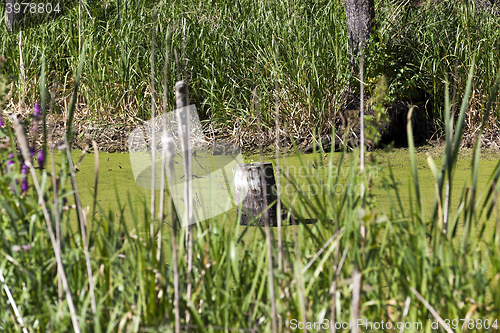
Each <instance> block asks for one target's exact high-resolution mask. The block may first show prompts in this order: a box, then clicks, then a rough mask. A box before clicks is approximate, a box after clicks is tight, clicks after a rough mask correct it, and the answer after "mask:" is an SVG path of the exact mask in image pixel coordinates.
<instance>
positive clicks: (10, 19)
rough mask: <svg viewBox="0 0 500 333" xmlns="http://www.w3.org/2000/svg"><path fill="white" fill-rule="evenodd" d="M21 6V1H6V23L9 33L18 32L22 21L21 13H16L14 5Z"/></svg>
mask: <svg viewBox="0 0 500 333" xmlns="http://www.w3.org/2000/svg"><path fill="white" fill-rule="evenodd" d="M16 3H17V4H19V0H5V23H6V24H7V31H9V32H11V33H14V32H16V31H17V28H18V26H19V21H20V20H21V17H22V16H21V11H19V13H17V14H16V13H15V12H14V4H16Z"/></svg>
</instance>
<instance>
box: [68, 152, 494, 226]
mask: <svg viewBox="0 0 500 333" xmlns="http://www.w3.org/2000/svg"><path fill="white" fill-rule="evenodd" d="M353 154H354V152H353V153H348V154H346V156H344V162H343V165H342V166H340V167H339V165H338V163H339V160H340V158H341V155H342V154H341V153H333V163H332V165H333V168H332V169H328V163H329V159H330V154H316V155H314V154H303V155H300V159H301V160H302V164H301V162H300V159H299V156H298V155H290V156H289V157H286V158H285V157H284V156H281V157H280V165H281V167H282V168H283V169H284V170H288V172H289V174H290V175H295V177H294V178H295V179H296V180H297V181H298V184H299V187H300V188H301V189H302V190H303V191H304V193H305V194H306V195H308V196H309V197H311V200H312V198H313V196H314V192H318V189H317V187H315V186H310V185H308V182H307V177H316V178H318V179H320V180H323V182H324V183H327V182H328V177H330V175H335V174H336V173H337V170H339V171H340V172H339V177H340V179H339V180H338V185H337V186H336V187H335V188H334V189H332V190H333V191H334V193H336V194H339V195H342V194H343V191H349V190H351V191H352V190H354V191H356V190H357V189H355V188H352V187H351V188H349V186H348V185H347V179H348V174H349V171H350V170H349V168H350V167H349V165H350V160H351V158H353V157H354V155H353ZM427 154H429V155H430V156H431V157H432V158H433V159H434V160H435V162H436V165H438V166H439V165H440V163H441V156H442V148H432V147H419V148H417V154H416V157H417V164H418V177H419V183H420V188H421V192H422V198H423V205H424V206H423V207H424V212H425V213H426V214H428V215H427V216H430V214H431V213H432V209H433V204H434V198H435V193H436V188H435V179H434V177H433V175H432V173H431V171H430V169H429V166H428V164H427V161H426V158H427ZM73 156H74V157H73V159H74V161H75V162H76V161H77V160H78V158H79V156H80V152H78V151H75V152H73ZM499 156H500V154H499V152H495V151H483V152H482V155H481V161H480V168H479V180H478V185H479V191H478V193H479V198H481V193H483V192H484V191H485V190H487V187H488V182H487V181H488V178H489V176H490V175H491V173H492V172H493V170H494V168H495V166H496V164H497V162H498V157H499ZM243 158H244V161H245V162H246V163H250V162H257V161H259V160H260V158H259V156H258V155H252V156H249V155H245V154H243ZM365 159H366V161H367V168H370V161H371V160H377V161H378V167H375V166H371V171H372V179H373V184H372V191H373V194H374V197H375V199H376V202H377V206H378V207H379V209H380V210H381V211H382V212H387V213H388V212H389V208H390V201H389V199H388V196H387V192H386V191H385V190H384V189H383V188H382V184H383V179H384V178H386V179H388V178H389V169H388V163H390V165H391V166H392V170H393V174H394V177H395V180H396V182H397V183H398V184H399V194H400V197H401V201H402V204H403V207H404V208H405V210H406V211H408V208H409V198H410V192H409V190H408V189H411V191H414V190H413V187H410V186H409V185H410V182H411V181H412V180H411V168H410V159H409V152H408V149H405V148H400V149H393V150H392V151H383V150H377V151H375V152H369V153H367V154H366V158H365ZM198 161H199V162H200V163H201V165H203V164H204V163H207V164H208V163H209V162H208V161H203V160H202V159H200V158H198ZM264 161H267V162H272V163H273V167H274V168H275V169H276V158H275V157H273V156H265V157H264ZM471 161H472V157H471V150H462V151H461V152H460V156H459V160H458V163H457V166H456V169H455V174H454V183H453V191H452V196H451V206H450V207H451V210H450V212H451V217H453V216H454V214H455V212H456V209H457V204H458V201H459V199H460V196H461V195H462V193H463V191H462V189H463V188H464V186H466V184H469V183H470V179H471ZM197 163H198V162H196V161H194V160H193V168H196V167H197V166H196V164H197ZM321 163H323V165H321ZM159 168H160V163H158V164H157V168H156V170H157V172H156V173H157V178H158V179H159V174H160V169H159ZM79 170H80V171H79V172H77V174H76V177H77V183H78V189H79V192H80V196H81V201H82V204H83V206H84V207H87V206H88V207H91V206H92V203H93V192H94V189H93V186H94V156H93V155H92V154H90V155H87V156H86V157H85V158H84V160H83V162H82V163H81V165H80V166H79ZM176 170H177V172H178V171H179V167H176ZM308 175H309V176H308ZM275 176H276V177H277V176H278V173H277V172H276V171H275ZM144 181H145V183H148V180H144ZM149 183H150V181H149ZM281 186H282V191H281V193H283V197H282V202H283V203H284V205H285V206H287V205H288V204H289V202H290V201H289V199H290V198H291V196H293V195H294V194H295V193H296V191H295V189H294V188H293V187H292V186H289V185H288V186H287V181H286V179H285V177H281ZM149 187H150V185H149ZM214 187H215V188H214V189H212V192H210V195H208V198H201V200H203V199H206V200H211V202H217V203H218V204H220V205H226V204H227V205H229V206H228V207H230V206H231V203H230V202H227V201H228V200H227V196H225V197H224V196H222V195H221V193H223V192H224V191H226V189H224V188H219V189H218V187H221V186H220V185H219V184H216V185H215V186H214ZM115 188H116V193H117V194H118V196H119V198H120V202H121V204H122V205H125V206H126V209H125V211H124V218H125V222H126V224H127V225H129V226H130V227H131V228H132V227H133V225H134V223H133V220H132V215H131V212H130V207H129V205H128V200H129V199H128V197H130V202H131V203H132V206H133V208H134V210H135V212H136V216H139V218H138V221H139V223H141V222H143V221H144V218H143V216H144V215H143V214H144V210H146V211H149V210H150V208H149V207H150V203H151V190H150V189H145V188H142V187H140V186H138V185H137V183H136V181H135V180H134V175H133V172H132V166H131V163H130V157H129V154H127V153H102V152H101V153H99V187H98V202H99V204H100V205H101V207H102V208H103V210H104V211H105V212H109V211H110V210H111V211H112V212H113V215H115V216H114V217H115V218H116V217H118V216H119V206H118V200H117V198H116V193H115ZM221 191H222V192H221ZM411 195H412V196H413V198H415V195H414V192H412V193H411ZM338 197H340V196H338ZM159 198H160V190H156V209H157V212H158V208H159ZM224 198H226V199H224ZM333 198H334V200H335V198H337V196H334V197H333ZM198 199H200V198H198ZM72 214H73V216H72V218H71V220H72V222H73V223H72V225H74V226H75V227H76V214H75V213H74V212H73V213H72ZM99 214H102V213H101V212H97V213H96V217H98V216H99ZM309 217H310V218H314V216H309ZM97 220H98V219H97ZM217 220H218V221H219V222H218V223H221V221H222V223H224V229H226V230H232V229H233V227H234V226H235V224H236V223H235V221H236V209H235V206H234V205H233V208H231V209H229V210H228V212H227V215H225V218H223V219H217ZM115 221H117V219H115ZM203 223H204V224H205V223H210V221H206V222H203ZM167 229H169V228H167ZM255 229H257V228H255ZM144 230H146V229H144ZM240 232H241V229H240Z"/></svg>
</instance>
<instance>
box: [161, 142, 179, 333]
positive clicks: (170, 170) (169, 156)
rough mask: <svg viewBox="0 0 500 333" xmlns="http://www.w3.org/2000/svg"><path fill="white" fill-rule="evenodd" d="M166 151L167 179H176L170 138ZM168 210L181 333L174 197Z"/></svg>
mask: <svg viewBox="0 0 500 333" xmlns="http://www.w3.org/2000/svg"><path fill="white" fill-rule="evenodd" d="M163 149H164V150H167V152H168V154H167V155H166V163H167V177H168V179H174V162H173V158H172V156H174V154H175V148H174V140H173V139H172V138H170V137H167V138H166V144H165V147H163ZM168 209H169V211H170V223H171V225H172V233H171V238H172V261H173V268H172V270H173V274H174V315H175V333H180V326H181V324H180V310H179V267H178V258H177V239H176V238H177V237H176V236H177V235H176V234H177V221H176V215H175V210H174V205H173V202H172V196H171V195H169V196H168Z"/></svg>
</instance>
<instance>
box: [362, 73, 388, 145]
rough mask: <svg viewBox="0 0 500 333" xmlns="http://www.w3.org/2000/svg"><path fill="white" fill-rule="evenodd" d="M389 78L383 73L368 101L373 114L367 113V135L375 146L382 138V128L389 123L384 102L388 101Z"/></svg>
mask: <svg viewBox="0 0 500 333" xmlns="http://www.w3.org/2000/svg"><path fill="white" fill-rule="evenodd" d="M387 88H388V87H387V79H386V77H385V76H384V75H382V76H381V77H380V78H379V80H378V82H377V85H376V87H375V89H374V91H373V92H372V94H371V95H372V97H371V98H370V100H369V101H368V105H367V106H368V107H369V111H370V112H371V113H373V114H372V115H365V135H366V139H367V140H368V141H371V142H373V144H374V145H375V146H377V145H378V143H379V141H380V139H381V138H382V132H381V129H382V128H383V126H387V125H388V123H389V117H388V116H387V113H386V110H385V107H384V104H386V103H387V99H388V96H387Z"/></svg>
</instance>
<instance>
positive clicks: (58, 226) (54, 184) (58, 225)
mask: <svg viewBox="0 0 500 333" xmlns="http://www.w3.org/2000/svg"><path fill="white" fill-rule="evenodd" d="M50 165H51V169H52V187H53V191H54V211H55V214H54V215H55V219H56V240H57V248H58V249H59V251H61V221H60V217H59V198H58V191H59V189H58V188H57V177H56V164H55V161H54V149H53V148H50ZM57 290H58V296H59V297H58V298H59V305H61V304H62V284H61V267H59V265H58V266H57ZM60 316H62V313H60Z"/></svg>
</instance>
